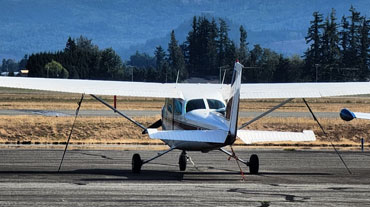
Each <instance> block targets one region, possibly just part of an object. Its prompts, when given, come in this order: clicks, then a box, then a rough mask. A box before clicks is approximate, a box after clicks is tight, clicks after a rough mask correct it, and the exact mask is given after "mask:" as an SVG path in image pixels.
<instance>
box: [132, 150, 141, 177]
mask: <svg viewBox="0 0 370 207" xmlns="http://www.w3.org/2000/svg"><path fill="white" fill-rule="evenodd" d="M131 164H132V172H133V173H135V174H138V173H140V171H141V166H142V165H143V160H142V159H141V158H140V155H139V154H134V156H132V162H131Z"/></svg>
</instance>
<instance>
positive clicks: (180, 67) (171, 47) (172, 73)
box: [167, 30, 187, 82]
mask: <svg viewBox="0 0 370 207" xmlns="http://www.w3.org/2000/svg"><path fill="white" fill-rule="evenodd" d="M168 53H169V56H168V62H169V66H170V70H169V72H168V74H167V76H168V81H169V82H175V81H176V77H177V73H178V72H179V80H183V79H184V78H186V77H187V72H186V71H185V61H184V55H183V53H182V51H181V48H180V47H179V46H178V44H177V40H176V37H175V31H173V30H172V32H171V40H170V43H169V44H168Z"/></svg>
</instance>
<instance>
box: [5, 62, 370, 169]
mask: <svg viewBox="0 0 370 207" xmlns="http://www.w3.org/2000/svg"><path fill="white" fill-rule="evenodd" d="M242 70H243V65H241V64H240V63H239V62H236V63H235V65H234V70H233V75H232V81H231V84H189V83H164V84H163V83H146V82H127V81H126V82H125V81H97V80H72V79H46V78H23V77H0V87H10V88H23V89H34V90H46V91H58V92H67V93H79V94H82V98H81V100H80V102H79V106H80V105H81V102H82V100H83V94H90V95H91V96H92V97H94V98H95V99H96V100H98V101H100V102H101V103H103V104H104V105H106V106H107V107H109V108H110V109H112V110H113V111H114V112H116V113H118V114H120V115H121V116H123V117H124V118H126V119H128V120H129V121H131V122H132V123H133V124H135V125H136V126H138V127H140V128H141V129H142V130H143V134H148V135H149V137H150V138H151V139H160V140H162V141H163V142H164V143H165V144H166V145H168V146H169V149H168V150H166V151H163V152H160V153H158V155H156V156H154V157H152V158H150V159H146V160H143V159H142V158H141V157H140V155H139V154H134V155H133V157H132V172H133V173H140V171H141V168H142V166H143V165H144V164H147V163H149V162H151V161H153V160H155V159H157V158H159V157H161V156H163V155H165V154H167V153H169V152H171V151H173V150H175V149H176V150H180V151H181V154H180V157H179V168H180V171H184V170H186V165H187V161H188V156H187V154H186V152H187V151H201V152H204V153H207V152H209V151H212V150H219V151H221V152H223V153H225V154H226V155H227V156H229V158H230V157H231V158H234V159H235V160H236V162H237V164H238V166H239V162H241V163H244V164H245V165H246V166H248V167H249V171H250V173H251V174H257V173H258V171H259V159H258V156H257V155H256V154H252V155H251V156H250V159H249V160H248V161H245V160H242V159H241V158H239V157H237V156H236V155H235V153H234V150H233V148H232V145H233V144H234V142H235V141H236V139H237V137H239V138H240V139H241V140H242V141H243V142H244V143H246V144H251V143H258V142H278V141H293V142H301V141H314V140H315V139H316V138H315V134H314V132H313V131H312V130H304V131H303V132H279V131H255V130H243V129H242V128H244V127H246V126H248V125H250V124H252V123H254V122H255V121H257V120H259V119H260V118H262V117H264V116H266V115H267V114H269V113H271V112H272V111H274V110H276V109H278V108H280V107H281V106H283V105H285V104H286V103H288V102H290V101H291V100H293V99H295V98H302V99H303V101H304V102H305V104H306V105H307V107H308V108H309V110H310V112H311V114H312V115H313V116H314V114H313V112H312V110H311V109H310V107H309V105H308V103H307V102H306V100H305V98H320V97H331V96H345V95H357V94H370V83H368V82H352V83H350V82H348V83H284V84H280V83H274V84H241V76H242ZM97 95H108V96H114V95H117V96H130V97H153V98H165V104H164V106H163V108H162V111H161V114H162V118H161V119H160V120H158V121H156V122H155V123H153V124H152V125H151V126H149V127H145V126H143V125H142V124H140V123H138V122H137V121H135V120H133V119H132V118H130V117H128V116H127V115H125V114H124V113H122V112H120V111H119V110H117V109H116V108H115V107H113V106H111V105H110V104H108V103H107V102H105V101H104V100H103V99H101V98H100V97H98V96H97ZM241 99H284V100H283V101H282V102H281V103H280V104H278V105H276V106H274V107H272V108H271V109H269V110H267V111H266V112H264V113H262V114H261V115H259V116H257V117H255V118H253V119H252V120H250V121H248V122H247V123H244V124H241V125H239V124H238V113H239V102H240V100H241ZM78 110H79V107H78V109H77V110H76V117H77V114H78ZM314 118H315V116H314ZM315 120H316V118H315ZM159 127H162V130H158V129H157V128H159ZM72 128H73V127H72ZM69 138H70V137H69ZM68 143H69V139H68V141H67V144H66V148H65V151H66V149H67V146H68ZM225 146H230V147H231V152H230V151H227V150H226V149H224V147H225ZM65 151H64V153H65ZM63 158H64V154H63ZM62 161H63V159H62ZM61 164H62V162H61ZM239 168H240V166H239ZM59 169H60V168H59ZM240 170H241V168H240ZM241 172H242V170H241Z"/></svg>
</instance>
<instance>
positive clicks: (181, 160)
mask: <svg viewBox="0 0 370 207" xmlns="http://www.w3.org/2000/svg"><path fill="white" fill-rule="evenodd" d="M186 163H187V157H186V153H185V152H182V153H181V155H180V158H179V167H180V171H185V170H186Z"/></svg>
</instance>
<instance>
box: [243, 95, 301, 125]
mask: <svg viewBox="0 0 370 207" xmlns="http://www.w3.org/2000/svg"><path fill="white" fill-rule="evenodd" d="M293 99H294V98H288V99H286V100H285V101H283V102H281V103H280V104H278V105H276V106H274V107H272V108H271V109H270V110H268V111H266V112H264V113H262V114H260V115H258V116H257V117H255V118H254V119H252V120H250V121H248V122H246V123H244V124H242V125H241V126H240V127H239V129H243V128H244V127H246V126H248V125H250V124H252V123H253V122H255V121H257V120H258V119H260V118H262V117H264V116H266V115H267V114H269V113H271V112H273V111H275V110H276V109H278V108H280V107H282V106H284V105H285V104H286V103H289V102H290V101H292V100H293Z"/></svg>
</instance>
